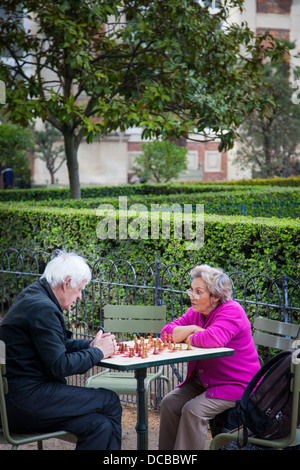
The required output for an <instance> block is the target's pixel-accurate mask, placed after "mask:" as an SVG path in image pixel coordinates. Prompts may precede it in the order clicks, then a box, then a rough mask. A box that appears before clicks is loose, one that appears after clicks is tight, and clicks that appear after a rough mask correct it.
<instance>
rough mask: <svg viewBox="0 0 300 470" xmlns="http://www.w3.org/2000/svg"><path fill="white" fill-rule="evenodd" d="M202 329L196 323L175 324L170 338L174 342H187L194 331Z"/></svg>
mask: <svg viewBox="0 0 300 470" xmlns="http://www.w3.org/2000/svg"><path fill="white" fill-rule="evenodd" d="M203 330H204V328H201V327H200V326H197V325H187V326H176V327H175V328H174V330H173V333H172V339H173V341H174V343H181V342H182V341H184V342H185V343H187V342H188V341H189V339H190V337H191V336H192V335H193V334H194V333H196V332H197V331H203Z"/></svg>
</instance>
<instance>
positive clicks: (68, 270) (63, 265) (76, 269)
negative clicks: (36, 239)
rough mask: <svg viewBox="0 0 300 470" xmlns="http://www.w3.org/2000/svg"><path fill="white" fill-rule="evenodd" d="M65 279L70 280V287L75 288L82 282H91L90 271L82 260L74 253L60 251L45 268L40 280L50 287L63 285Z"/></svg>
mask: <svg viewBox="0 0 300 470" xmlns="http://www.w3.org/2000/svg"><path fill="white" fill-rule="evenodd" d="M67 277H70V278H71V281H70V285H71V287H75V286H77V285H78V284H80V283H81V282H83V281H86V282H87V283H88V282H90V280H91V277H92V276H91V270H90V268H89V266H88V264H87V262H86V261H85V259H84V258H82V257H81V256H79V255H77V254H76V253H66V252H64V251H60V252H59V253H58V255H57V256H55V258H53V259H52V260H51V261H50V262H49V263H48V264H47V266H46V269H45V271H44V273H43V275H42V279H43V278H44V279H46V281H47V282H48V283H49V284H50V286H51V287H55V286H57V285H60V284H63V283H64V282H65V279H66V278H67Z"/></svg>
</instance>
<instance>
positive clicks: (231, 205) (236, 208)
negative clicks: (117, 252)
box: [7, 187, 300, 218]
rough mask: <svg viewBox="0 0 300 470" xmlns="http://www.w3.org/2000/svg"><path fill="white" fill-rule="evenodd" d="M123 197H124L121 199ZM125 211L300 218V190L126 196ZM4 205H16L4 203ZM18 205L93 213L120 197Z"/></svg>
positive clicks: (30, 202) (274, 189)
mask: <svg viewBox="0 0 300 470" xmlns="http://www.w3.org/2000/svg"><path fill="white" fill-rule="evenodd" d="M122 196H124V195H122ZM126 197H127V205H128V207H130V206H132V205H133V204H143V205H144V206H146V207H147V208H148V209H149V210H150V209H151V205H152V204H159V205H162V204H166V205H168V207H170V208H171V207H172V205H173V204H180V205H181V207H183V204H192V205H193V206H195V205H196V204H204V209H205V212H206V213H210V214H211V213H214V214H222V215H247V216H254V217H285V218H287V217H291V218H297V217H300V190H299V189H298V188H280V187H279V188H278V187H275V188H273V187H260V188H259V189H258V188H252V189H248V187H247V189H245V188H244V189H243V190H241V189H237V190H236V191H219V192H204V193H192V194H188V193H181V194H170V195H160V194H159V195H152V194H150V195H147V197H145V195H139V194H138V195H126ZM7 204H15V203H13V202H11V201H10V202H7ZM17 204H18V205H24V207H26V206H27V205H30V206H38V207H41V206H44V207H45V206H48V207H61V208H63V207H65V208H74V209H76V208H77V209H79V208H82V209H96V208H97V207H99V206H100V205H101V204H111V205H112V206H114V207H115V208H116V209H118V207H119V197H103V198H100V197H95V198H83V199H70V198H67V199H51V200H38V201H26V202H25V201H21V203H20V202H18V203H17Z"/></svg>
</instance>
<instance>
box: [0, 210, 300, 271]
mask: <svg viewBox="0 0 300 470" xmlns="http://www.w3.org/2000/svg"><path fill="white" fill-rule="evenodd" d="M118 217H119V216H117V220H116V225H117V227H118V226H119V225H118V224H119V219H118ZM170 217H171V219H172V220H173V215H172V214H171V216H170ZM128 220H129V222H132V220H133V221H134V220H137V219H136V216H135V217H133V218H131V219H130V218H129V219H128ZM99 221H100V218H99V216H97V214H96V210H92V209H89V210H87V209H60V208H57V209H53V208H47V207H44V208H34V207H26V208H25V207H18V206H14V207H9V205H7V204H0V223H1V228H2V239H1V243H0V245H1V246H2V247H3V248H8V247H14V248H16V249H23V248H29V249H31V250H34V251H37V250H41V249H42V250H46V251H47V252H50V251H52V250H53V249H55V248H64V249H66V250H75V251H77V252H79V253H82V254H83V255H84V256H89V255H91V256H94V257H97V256H105V257H110V258H112V259H116V258H123V259H127V260H129V261H136V260H145V261H151V262H152V261H154V259H161V261H163V262H164V263H167V264H168V263H171V262H176V263H182V264H183V265H184V266H191V265H193V264H196V263H206V262H207V263H210V264H212V265H216V266H220V267H222V268H223V269H225V270H228V271H230V272H232V271H235V270H236V271H244V272H247V273H248V274H259V273H264V274H265V275H269V276H271V277H273V278H274V277H277V276H280V275H283V274H287V275H288V276H291V277H292V278H293V279H299V278H300V263H299V259H300V221H299V220H286V219H276V218H272V219H260V218H256V219H254V218H248V217H233V216H216V215H206V216H205V220H204V236H205V239H204V245H203V247H202V248H201V249H198V250H187V249H186V245H185V242H186V240H184V239H183V238H181V239H176V237H175V235H174V231H173V229H174V227H171V234H170V238H169V239H166V238H164V237H163V236H162V235H161V233H160V238H159V239H158V240H156V239H154V240H153V239H152V238H151V237H150V232H151V227H150V225H151V221H150V220H149V221H148V234H149V236H148V238H147V239H137V240H134V239H132V238H130V236H128V238H127V240H126V239H125V240H120V239H119V237H118V235H117V237H116V239H111V238H107V239H104V240H102V239H99V238H98V237H97V233H96V229H97V225H98V223H99Z"/></svg>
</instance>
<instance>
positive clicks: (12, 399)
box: [0, 252, 122, 450]
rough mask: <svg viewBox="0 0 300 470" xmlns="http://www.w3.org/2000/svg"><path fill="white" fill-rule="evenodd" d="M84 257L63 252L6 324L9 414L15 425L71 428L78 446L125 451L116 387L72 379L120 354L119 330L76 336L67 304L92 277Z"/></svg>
mask: <svg viewBox="0 0 300 470" xmlns="http://www.w3.org/2000/svg"><path fill="white" fill-rule="evenodd" d="M90 279H91V273H90V269H89V267H88V265H87V263H86V262H85V260H84V259H83V258H81V257H80V256H78V255H76V254H74V253H64V252H61V253H60V254H59V255H58V256H56V257H55V258H54V259H52V260H51V261H50V262H49V264H48V265H47V266H46V269H45V272H44V274H43V276H42V278H41V280H40V281H38V282H35V283H33V284H31V285H30V286H28V287H27V288H25V289H24V290H23V291H22V292H21V293H20V294H19V296H18V297H17V298H16V300H15V302H14V304H13V305H12V307H11V308H10V309H9V311H8V313H7V315H6V317H5V318H4V320H3V322H2V324H1V328H0V339H2V340H3V341H4V342H5V343H6V350H7V378H8V381H9V382H8V383H9V393H8V395H7V410H8V420H9V424H10V427H11V430H12V431H15V432H20V433H22V432H24V433H25V432H52V431H57V430H62V429H63V430H65V431H70V432H72V433H74V434H75V435H76V436H77V439H78V440H77V446H76V449H77V450H119V449H120V448H121V414H122V408H121V404H120V400H119V398H118V396H117V395H116V394H115V393H114V392H111V391H109V390H105V389H102V388H100V389H91V388H84V387H75V386H69V385H67V384H66V380H65V377H66V376H70V375H74V374H83V373H85V372H86V371H87V370H89V369H90V368H91V367H93V366H94V365H95V364H98V363H99V362H100V361H101V360H102V359H104V358H107V357H109V356H111V355H113V353H114V351H115V347H116V345H115V339H114V336H113V335H110V334H102V332H101V331H100V332H99V333H98V334H97V336H96V337H95V339H94V340H93V341H87V340H82V339H71V338H70V335H69V333H68V331H67V330H66V327H65V323H64V318H63V310H69V309H70V308H71V306H72V305H73V304H74V303H75V302H76V300H81V296H82V291H83V289H84V287H85V285H86V284H87V283H88V282H89V281H90Z"/></svg>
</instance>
